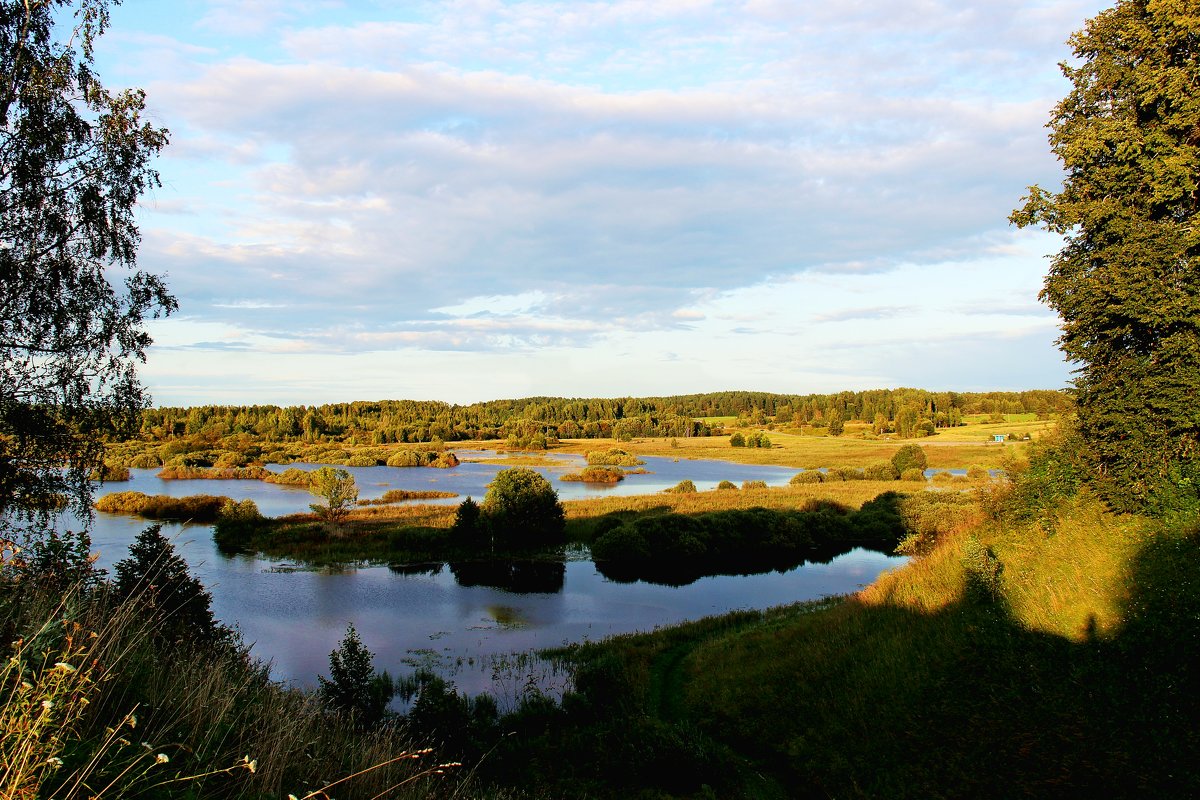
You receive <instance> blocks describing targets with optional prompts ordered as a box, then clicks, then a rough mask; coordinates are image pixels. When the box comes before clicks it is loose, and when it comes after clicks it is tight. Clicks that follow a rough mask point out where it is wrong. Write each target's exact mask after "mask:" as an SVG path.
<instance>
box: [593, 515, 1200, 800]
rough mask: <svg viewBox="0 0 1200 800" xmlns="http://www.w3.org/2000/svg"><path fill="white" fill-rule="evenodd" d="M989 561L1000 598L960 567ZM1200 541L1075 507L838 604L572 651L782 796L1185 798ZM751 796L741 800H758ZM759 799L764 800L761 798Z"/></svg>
mask: <svg viewBox="0 0 1200 800" xmlns="http://www.w3.org/2000/svg"><path fill="white" fill-rule="evenodd" d="M972 546H975V547H976V548H977V549H976V552H979V551H980V550H981V549H982V548H988V547H990V548H991V553H993V554H994V556H995V558H996V559H998V563H999V565H1000V566H1001V567H1002V569H1001V571H1000V572H999V581H998V585H999V591H998V594H996V595H992V594H988V593H985V592H981V591H979V590H975V589H972V588H971V587H973V586H978V585H980V584H979V582H978V579H976V578H973V577H972V575H973V574H977V573H972V572H971V571H970V570H969V569H968V566H967V565H966V563H965V561H964V553H965V552H966V551H968V550H970V548H971V547H972ZM1198 568H1200V539H1198V537H1197V535H1196V531H1195V529H1186V530H1161V529H1159V528H1157V527H1156V524H1155V523H1152V522H1150V521H1147V520H1144V519H1139V518H1134V517H1122V516H1117V515H1113V514H1110V513H1107V512H1106V511H1105V510H1104V508H1103V507H1102V506H1101V505H1100V504H1099V502H1098V501H1096V500H1094V499H1092V498H1090V497H1087V496H1084V497H1082V498H1080V499H1077V500H1075V501H1071V502H1069V503H1067V504H1066V505H1065V506H1063V507H1062V508H1061V509H1060V511H1059V514H1058V517H1057V518H1056V520H1055V521H1054V525H1053V535H1049V536H1047V534H1046V533H1045V531H1044V528H1043V527H1042V526H1038V525H1032V526H1028V527H1026V526H1012V525H1004V524H1001V523H997V522H983V523H980V522H979V521H978V520H976V522H975V523H972V522H971V521H970V520H964V523H963V525H962V526H960V527H959V528H958V529H956V530H953V531H950V532H949V533H947V534H946V535H945V536H944V537H943V539H942V540H941V541H940V543H939V544H938V546H937V547H936V548H935V549H934V550H933V551H932V552H930V553H929V554H928V555H927V556H925V557H923V558H920V559H918V560H916V561H914V562H912V563H911V564H910V565H908V566H906V567H904V568H902V569H900V570H897V571H895V572H892V573H888V574H885V575H884V576H883V577H881V578H880V579H879V580H877V581H876V582H875V583H874V584H873V585H872V586H870V587H868V588H867V589H866V590H864V591H862V592H860V593H859V594H857V595H855V596H853V597H850V598H848V599H846V600H844V601H830V602H827V603H824V604H820V605H817V606H813V605H811V604H810V605H800V606H792V607H787V608H783V609H777V610H773V611H767V612H763V613H761V614H742V615H737V616H735V617H729V618H721V619H719V620H713V621H701V622H697V623H690V624H687V625H683V626H678V627H675V628H671V629H668V630H664V631H660V632H657V633H655V634H648V635H640V636H630V637H621V638H618V639H614V640H611V641H609V642H606V643H601V644H599V645H593V646H589V647H588V648H581V649H580V650H579V658H580V659H581V662H582V663H588V662H589V661H590V662H595V661H598V660H603V659H605V658H614V657H616V658H619V659H621V660H623V661H624V662H625V663H626V664H627V665H628V666H626V667H625V674H626V675H628V676H630V680H631V681H632V682H633V683H634V684H635V685H636V686H640V687H642V688H641V689H635V690H631V694H634V695H638V694H640V695H641V696H644V697H645V698H646V701H645V704H644V706H643V710H644V711H645V712H646V713H650V714H652V715H655V716H656V717H657V718H659V719H661V720H663V721H664V722H669V723H671V724H673V725H677V726H682V727H686V728H687V729H689V730H694V731H699V732H701V733H702V734H703V735H705V736H707V737H711V739H712V740H713V741H714V742H715V745H716V746H722V747H727V748H729V749H730V750H731V751H733V752H734V753H736V754H737V756H738V757H740V758H741V759H744V763H745V764H749V765H753V766H754V770H755V771H757V772H758V773H759V774H761V775H765V776H768V777H769V778H770V779H771V780H773V781H774V784H775V786H776V788H777V789H778V790H779V792H780V794H781V796H796V795H810V794H815V795H829V796H838V797H843V796H848V797H858V796H863V797H882V796H887V797H892V796H896V797H942V796H951V795H953V796H973V795H978V796H984V797H1009V796H1021V795H1035V796H1066V795H1072V796H1107V797H1111V796H1169V797H1181V796H1194V795H1195V793H1196V792H1197V790H1198V789H1200V772H1198V771H1197V770H1196V769H1195V768H1194V767H1191V766H1184V765H1191V764H1194V763H1200V758H1198V757H1200V735H1198V733H1197V731H1196V729H1195V728H1196V726H1195V725H1194V722H1195V720H1196V719H1197V718H1200V716H1198V715H1200V703H1198V702H1197V694H1196V693H1195V692H1193V691H1190V690H1185V689H1183V687H1185V686H1196V685H1200V684H1198V683H1197V681H1198V679H1200V577H1198V575H1200V572H1198ZM747 791H748V790H747ZM754 791H755V792H757V793H759V794H765V793H767V789H764V788H763V787H762V786H760V787H759V788H758V789H756V790H754Z"/></svg>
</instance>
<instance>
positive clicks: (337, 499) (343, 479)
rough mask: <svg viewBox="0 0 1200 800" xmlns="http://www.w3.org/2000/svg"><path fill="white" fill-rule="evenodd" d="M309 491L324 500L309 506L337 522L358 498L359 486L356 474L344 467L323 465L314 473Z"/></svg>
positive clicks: (317, 513) (325, 517)
mask: <svg viewBox="0 0 1200 800" xmlns="http://www.w3.org/2000/svg"><path fill="white" fill-rule="evenodd" d="M308 491H309V492H311V493H312V494H314V495H316V496H317V497H320V498H321V499H322V500H324V501H325V502H324V503H313V504H312V505H310V506H309V508H311V509H312V510H313V513H315V514H316V515H317V516H319V517H321V518H322V519H324V520H325V521H327V522H330V523H332V524H337V523H338V522H341V521H342V520H343V519H345V518H346V516H347V515H348V514H349V513H350V509H351V508H353V506H354V503H355V501H357V500H358V486H357V485H355V483H354V476H353V475H351V474H350V473H349V472H347V471H346V470H344V469H334V468H333V467H321V468H320V469H319V470H316V471H315V472H313V474H312V479H311V482H310V483H309V484H308Z"/></svg>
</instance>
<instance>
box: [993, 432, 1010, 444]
mask: <svg viewBox="0 0 1200 800" xmlns="http://www.w3.org/2000/svg"><path fill="white" fill-rule="evenodd" d="M1007 440H1008V436H1006V435H1005V434H1003V433H993V434H992V441H993V442H1003V441H1007Z"/></svg>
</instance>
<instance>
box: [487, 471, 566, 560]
mask: <svg viewBox="0 0 1200 800" xmlns="http://www.w3.org/2000/svg"><path fill="white" fill-rule="evenodd" d="M483 513H484V514H485V515H486V517H487V522H488V523H489V524H490V525H491V528H492V535H493V537H494V541H495V542H496V543H497V544H500V545H502V546H508V547H514V546H515V547H522V546H538V545H546V544H557V543H558V542H561V541H562V538H563V533H564V531H565V530H566V521H565V517H564V515H563V507H562V504H561V503H559V502H558V493H557V492H555V491H554V487H553V486H551V485H550V481H548V480H546V479H545V478H544V477H542V476H541V475H540V474H539V473H537V472H535V471H534V470H531V469H524V468H518V469H502V470H500V471H499V472H497V473H496V477H495V478H493V479H492V482H491V484H490V485H489V486H488V490H487V494H486V495H484V498H483Z"/></svg>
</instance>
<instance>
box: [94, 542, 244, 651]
mask: <svg viewBox="0 0 1200 800" xmlns="http://www.w3.org/2000/svg"><path fill="white" fill-rule="evenodd" d="M113 571H114V572H115V573H116V582H115V584H114V589H115V592H116V595H117V597H118V598H119V599H121V600H131V599H132V600H133V601H135V602H138V603H141V604H143V605H144V606H145V607H147V608H149V609H150V610H151V611H152V612H153V613H154V614H156V615H157V617H158V620H159V625H158V627H157V628H156V630H155V636H156V637H157V638H159V639H160V640H161V641H168V642H170V641H198V642H203V643H208V644H216V643H219V642H222V641H228V640H229V639H230V638H231V637H232V636H233V633H232V632H231V631H230V630H229V629H228V628H226V627H225V626H223V625H221V624H220V623H218V622H217V621H216V619H214V617H213V613H212V595H210V594H209V593H208V590H206V589H205V588H204V585H203V584H202V583H200V581H198V580H197V579H196V578H194V577H193V576H192V574H191V572H189V571H188V565H187V562H186V561H184V560H183V557H182V556H180V555H179V553H177V552H176V551H175V545H174V543H172V542H171V540H170V539H168V538H167V537H166V536H164V535H163V532H162V526H161V525H151V526H150V527H148V528H146V529H145V530H143V531H142V532H141V533H140V534H138V537H137V539H135V540H134V542H133V544H131V545H130V546H129V558H125V559H122V560H121V561H118V562H117V563H116V564H115V565H114V567H113Z"/></svg>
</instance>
